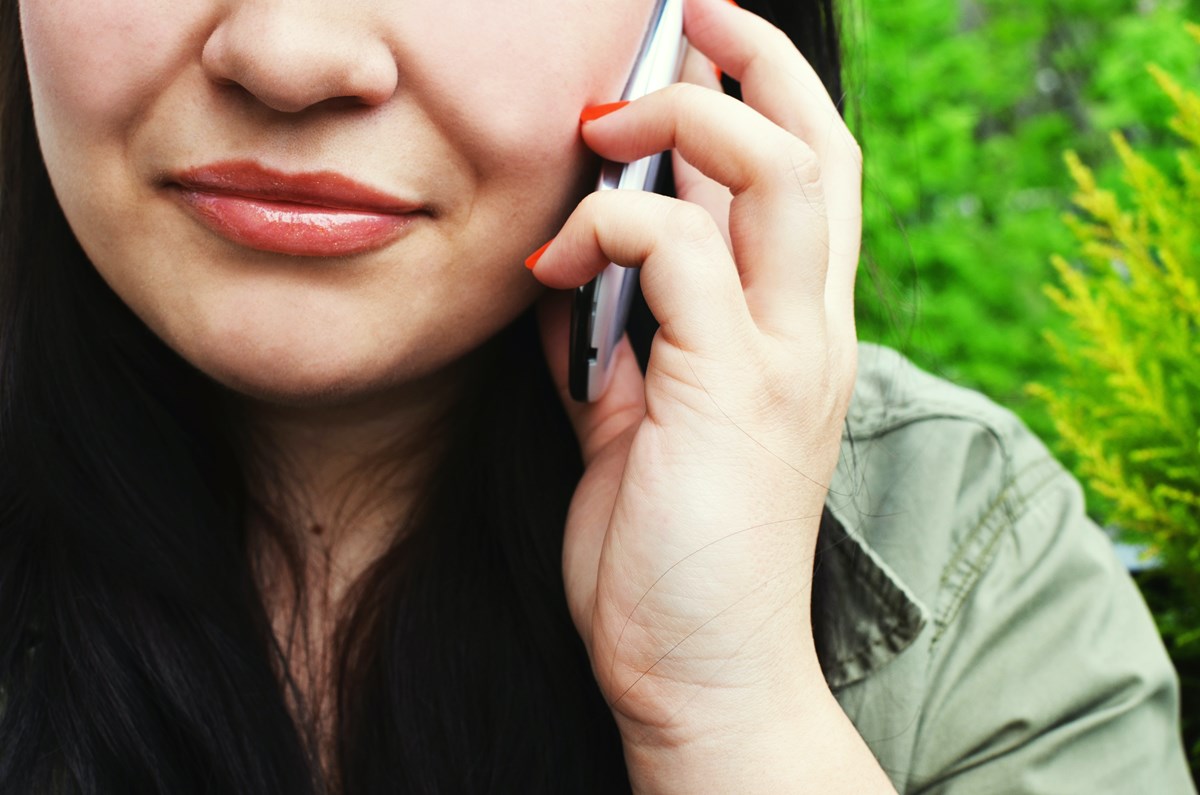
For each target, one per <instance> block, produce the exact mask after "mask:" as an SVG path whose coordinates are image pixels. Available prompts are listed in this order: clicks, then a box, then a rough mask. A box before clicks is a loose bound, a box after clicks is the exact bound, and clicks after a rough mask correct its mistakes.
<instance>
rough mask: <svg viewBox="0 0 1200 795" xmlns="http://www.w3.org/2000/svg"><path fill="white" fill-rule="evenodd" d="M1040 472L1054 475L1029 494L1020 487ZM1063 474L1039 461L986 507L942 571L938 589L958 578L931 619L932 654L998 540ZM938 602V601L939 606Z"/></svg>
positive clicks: (1017, 475)
mask: <svg viewBox="0 0 1200 795" xmlns="http://www.w3.org/2000/svg"><path fill="white" fill-rule="evenodd" d="M1042 469H1052V470H1056V471H1055V475H1054V476H1053V477H1047V478H1044V479H1042V480H1041V482H1040V483H1037V484H1036V485H1035V486H1034V488H1033V489H1032V490H1031V491H1027V490H1026V489H1024V488H1021V487H1020V484H1021V482H1022V481H1024V480H1027V479H1029V478H1030V476H1031V474H1035V473H1038V472H1040V471H1041V470H1042ZM1065 473H1066V470H1064V469H1063V468H1062V467H1061V466H1060V465H1059V464H1058V462H1057V461H1055V460H1054V459H1053V458H1039V459H1037V460H1035V461H1031V462H1030V463H1029V464H1028V465H1027V466H1025V467H1022V468H1021V469H1020V470H1019V471H1018V472H1016V473H1015V474H1014V475H1013V476H1012V477H1011V478H1010V479H1009V480H1008V482H1007V483H1006V484H1005V486H1004V488H1002V489H1001V490H1000V493H999V494H998V495H997V497H996V499H995V500H993V502H992V504H991V505H990V506H988V509H987V511H985V512H984V515H983V517H982V518H981V519H980V521H979V522H978V523H977V524H976V525H975V527H974V528H972V530H971V532H970V533H969V534H968V535H967V538H966V539H965V540H964V541H963V543H962V544H960V545H959V546H958V548H957V549H956V550H955V555H954V556H953V558H952V559H951V561H950V563H948V564H947V565H946V567H945V568H944V569H943V571H942V578H941V584H940V585H939V590H940V589H941V588H943V587H946V586H950V584H951V582H952V581H953V580H954V579H955V575H959V576H961V579H960V580H959V582H958V583H957V584H956V585H952V586H950V587H951V588H952V591H951V596H950V597H949V601H948V602H947V604H946V606H945V607H944V608H943V609H941V610H939V611H938V612H937V613H936V615H935V616H934V619H933V623H934V634H933V638H932V639H931V641H930V651H931V652H932V650H933V649H934V648H935V647H936V646H937V642H938V640H940V639H941V637H942V635H944V634H945V632H946V630H947V629H949V628H950V626H951V625H952V624H953V623H954V619H955V617H956V616H957V615H958V612H959V611H960V610H961V609H962V606H963V604H964V603H965V602H966V601H967V597H968V596H970V594H971V591H973V590H974V588H975V585H976V584H977V583H978V582H979V578H980V577H981V576H982V575H983V573H984V572H985V571H986V570H987V567H988V564H989V563H990V562H991V560H992V558H993V556H994V555H995V553H996V550H997V548H998V547H999V544H1000V540H1001V539H1002V538H1003V537H1004V532H1005V531H1006V530H1008V531H1011V530H1012V529H1013V528H1015V527H1016V525H1017V522H1019V521H1020V520H1021V518H1022V517H1023V516H1024V515H1025V514H1026V513H1028V512H1029V507H1030V506H1031V505H1032V504H1033V498H1034V497H1036V496H1037V495H1038V493H1039V492H1041V491H1042V490H1043V489H1045V488H1047V487H1048V486H1049V485H1051V484H1052V483H1054V482H1055V481H1056V480H1058V478H1059V477H1061V476H1062V475H1064V474H1065ZM984 531H988V533H987V536H986V538H984V539H983V540H982V541H980V536H981V535H982V534H983V533H984ZM968 547H979V551H978V554H974V555H971V556H970V557H969V558H968V556H967V551H968ZM941 601H942V600H941V599H939V603H940V602H941Z"/></svg>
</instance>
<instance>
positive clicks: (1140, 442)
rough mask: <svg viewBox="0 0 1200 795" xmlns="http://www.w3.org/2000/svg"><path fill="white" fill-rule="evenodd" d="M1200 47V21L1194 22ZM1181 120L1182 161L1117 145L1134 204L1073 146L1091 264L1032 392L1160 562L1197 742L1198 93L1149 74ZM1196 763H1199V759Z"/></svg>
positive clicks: (1154, 584) (1080, 274) (1055, 291)
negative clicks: (1051, 366) (1168, 163)
mask: <svg viewBox="0 0 1200 795" xmlns="http://www.w3.org/2000/svg"><path fill="white" fill-rule="evenodd" d="M1184 27H1185V28H1186V30H1187V32H1188V33H1189V34H1190V35H1191V36H1192V37H1193V38H1194V39H1195V40H1196V42H1197V43H1198V44H1200V26H1197V25H1193V24H1190V23H1185V25H1184ZM1146 68H1147V70H1148V71H1149V72H1150V74H1151V75H1152V76H1153V78H1154V80H1155V81H1156V82H1157V83H1158V85H1159V87H1160V88H1161V89H1162V92H1163V93H1164V94H1165V95H1166V96H1167V97H1169V98H1170V101H1171V103H1172V105H1173V106H1174V111H1175V114H1176V115H1174V116H1173V117H1172V118H1171V120H1170V124H1169V126H1170V129H1171V130H1172V131H1173V132H1174V133H1175V134H1176V135H1177V136H1179V138H1181V139H1182V141H1179V140H1178V139H1176V141H1177V145H1176V147H1175V152H1174V155H1175V157H1174V158H1173V159H1174V164H1173V167H1161V168H1160V167H1159V166H1156V165H1155V164H1154V163H1152V162H1151V161H1150V160H1149V159H1147V158H1146V157H1144V156H1142V155H1140V154H1138V153H1137V152H1136V151H1135V150H1134V149H1133V148H1132V147H1131V146H1130V144H1129V142H1128V141H1127V139H1126V137H1125V136H1124V135H1122V134H1121V133H1120V132H1119V131H1117V132H1113V133H1112V135H1111V141H1112V145H1113V148H1114V149H1115V151H1116V153H1117V155H1118V157H1119V160H1120V163H1121V176H1122V180H1123V182H1124V183H1125V185H1126V186H1127V188H1128V191H1129V198H1128V199H1125V200H1123V199H1121V198H1120V197H1118V196H1117V195H1116V194H1115V193H1114V192H1113V191H1110V190H1105V189H1103V188H1101V187H1100V186H1099V185H1098V184H1097V180H1096V178H1095V176H1094V175H1093V173H1092V171H1091V170H1089V169H1088V168H1087V167H1086V166H1085V165H1084V164H1083V163H1082V161H1081V160H1080V158H1079V156H1078V155H1077V154H1076V153H1075V152H1074V151H1071V150H1068V151H1067V153H1066V155H1065V156H1064V159H1065V161H1066V164H1067V168H1068V170H1069V172H1070V174H1071V177H1072V178H1073V180H1074V182H1075V185H1076V186H1077V192H1076V193H1075V194H1074V195H1073V197H1072V202H1073V203H1074V205H1075V206H1076V208H1077V212H1076V213H1075V214H1071V213H1068V214H1064V215H1063V216H1062V217H1063V219H1064V220H1065V222H1066V225H1067V226H1068V227H1069V228H1070V229H1071V231H1072V233H1073V234H1074V236H1075V238H1076V241H1077V244H1078V247H1079V253H1080V259H1079V261H1076V262H1069V261H1068V260H1067V259H1065V258H1063V257H1061V256H1057V255H1056V256H1053V257H1052V258H1051V261H1052V263H1053V266H1054V268H1055V270H1056V271H1057V272H1058V277H1059V280H1058V284H1056V285H1052V286H1048V287H1047V288H1046V294H1047V295H1048V296H1049V297H1050V299H1051V300H1052V301H1053V303H1054V304H1055V305H1056V306H1057V307H1058V308H1059V309H1060V310H1061V312H1062V314H1063V315H1064V317H1065V318H1066V320H1067V321H1068V328H1067V329H1066V330H1064V331H1062V332H1047V333H1046V339H1047V340H1048V341H1049V343H1050V347H1051V349H1052V350H1053V352H1054V358H1055V359H1056V360H1057V364H1058V366H1059V369H1060V375H1059V376H1058V377H1057V379H1056V380H1055V382H1054V383H1053V385H1047V384H1045V383H1043V384H1037V385H1034V386H1031V387H1030V389H1029V392H1030V394H1032V395H1034V396H1035V397H1036V398H1039V399H1040V400H1041V401H1043V402H1044V404H1045V406H1046V407H1047V409H1048V411H1049V414H1050V417H1051V419H1052V421H1053V423H1054V428H1055V430H1056V432H1057V435H1058V437H1059V439H1060V440H1061V446H1062V448H1063V451H1064V453H1065V454H1066V455H1067V457H1068V458H1069V459H1070V461H1071V462H1072V463H1073V465H1074V467H1075V470H1076V472H1077V473H1078V474H1079V475H1080V477H1081V479H1082V480H1083V481H1084V483H1085V486H1086V488H1087V490H1088V493H1089V499H1090V503H1091V510H1092V511H1093V512H1094V514H1095V515H1099V516H1104V517H1107V518H1108V519H1109V520H1110V521H1111V522H1112V524H1113V525H1114V526H1115V527H1116V528H1119V532H1120V533H1121V534H1122V535H1123V536H1124V537H1125V539H1126V540H1127V541H1130V542H1132V543H1134V544H1137V545H1139V546H1141V547H1143V548H1145V549H1146V551H1147V555H1148V556H1150V557H1152V558H1153V559H1154V561H1155V566H1154V569H1153V571H1152V574H1151V575H1150V578H1149V581H1148V583H1147V584H1148V585H1149V586H1150V587H1145V585H1144V590H1145V592H1146V595H1147V599H1148V600H1149V601H1150V603H1151V606H1152V608H1153V610H1154V612H1155V614H1156V618H1157V620H1158V622H1159V628H1160V630H1161V631H1162V633H1163V637H1164V639H1165V640H1166V642H1167V645H1168V648H1169V650H1170V651H1171V653H1172V656H1173V657H1174V659H1175V661H1176V665H1177V667H1178V668H1179V670H1180V674H1181V677H1182V678H1183V681H1184V687H1185V694H1184V698H1185V704H1187V705H1188V707H1189V708H1187V709H1185V720H1186V723H1187V727H1186V728H1187V732H1188V734H1189V736H1191V737H1193V739H1191V740H1190V742H1192V743H1193V759H1194V760H1196V759H1197V758H1200V755H1198V753H1197V752H1198V751H1200V746H1197V745H1195V744H1194V743H1195V740H1194V735H1195V734H1196V730H1197V728H1198V727H1197V726H1196V722H1197V719H1198V718H1197V716H1196V715H1195V714H1194V709H1195V704H1196V697H1197V687H1198V686H1200V683H1198V682H1197V681H1196V675H1197V670H1198V668H1200V666H1198V663H1200V96H1198V95H1197V94H1196V93H1194V92H1193V91H1190V90H1188V89H1185V88H1183V87H1182V86H1181V85H1180V84H1179V83H1177V82H1176V81H1175V80H1174V79H1173V78H1172V77H1170V76H1169V75H1168V74H1167V72H1166V71H1164V70H1163V69H1162V68H1161V67H1159V66H1157V65H1155V64H1151V65H1149V66H1148V67H1146ZM1193 764H1194V765H1195V762H1194V763H1193Z"/></svg>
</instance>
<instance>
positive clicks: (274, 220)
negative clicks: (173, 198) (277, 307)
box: [169, 161, 428, 257]
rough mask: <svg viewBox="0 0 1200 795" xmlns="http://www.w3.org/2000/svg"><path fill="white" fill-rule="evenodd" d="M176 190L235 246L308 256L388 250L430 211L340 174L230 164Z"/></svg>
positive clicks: (194, 175) (194, 172)
mask: <svg viewBox="0 0 1200 795" xmlns="http://www.w3.org/2000/svg"><path fill="white" fill-rule="evenodd" d="M169 184H170V187H171V188H172V189H174V190H175V191H176V192H177V195H178V197H179V199H180V200H181V201H182V203H183V205H184V206H185V207H186V208H187V209H188V210H189V211H190V212H191V214H192V215H193V217H195V218H196V219H197V220H198V221H199V222H200V223H202V224H204V225H205V226H206V227H208V228H209V229H210V230H211V231H213V232H215V233H216V234H218V235H220V236H221V237H224V238H226V239H227V240H230V241H232V242H234V243H237V244H240V245H243V246H246V247H248V248H252V249H257V250H260V251H271V252H276V253H280V254H292V255H296V256H305V257H339V256H349V255H352V254H361V253H364V252H367V251H373V250H375V249H378V248H382V247H383V246H385V245H387V244H388V243H390V242H392V241H393V240H395V239H396V238H397V237H399V236H400V235H401V234H402V233H403V232H404V231H405V230H406V229H407V228H408V227H409V226H411V224H412V223H413V222H414V221H415V220H416V219H417V218H419V217H421V216H422V215H428V212H427V210H426V209H425V208H423V207H422V206H421V205H419V204H415V203H412V202H405V201H403V200H401V199H398V198H396V197H394V196H391V195H389V194H387V193H384V192H382V191H379V190H376V189H374V188H371V187H368V186H366V185H363V184H361V183H359V182H356V181H354V180H353V179H350V178H349V177H347V176H344V175H342V174H339V173H337V172H334V171H312V172H304V173H295V174H286V173H283V172H280V171H275V170H272V169H268V168H265V167H263V166H260V165H258V164H257V163H253V162H248V161H229V162H223V163H214V164H211V165H206V166H201V167H199V168H192V169H188V170H186V171H182V172H180V173H178V174H176V175H173V176H172V177H171V178H170V180H169Z"/></svg>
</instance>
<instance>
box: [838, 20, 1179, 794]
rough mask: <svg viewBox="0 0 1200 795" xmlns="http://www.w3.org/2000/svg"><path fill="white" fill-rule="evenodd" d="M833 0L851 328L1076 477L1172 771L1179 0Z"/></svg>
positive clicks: (1176, 563) (1176, 610)
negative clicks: (1161, 674) (1108, 549)
mask: <svg viewBox="0 0 1200 795" xmlns="http://www.w3.org/2000/svg"><path fill="white" fill-rule="evenodd" d="M841 14H842V15H843V17H844V18H843V21H842V26H843V38H844V41H845V53H844V64H843V68H844V74H845V85H846V86H847V92H848V93H847V97H846V115H847V121H848V123H849V125H850V128H851V130H852V131H854V133H855V136H856V137H857V138H858V140H859V142H860V143H861V145H862V147H863V150H864V156H865V174H864V195H863V199H864V212H865V217H864V231H863V259H862V269H861V271H860V276H859V289H858V296H857V300H858V317H859V335H860V337H861V338H862V339H865V340H870V341H876V342H881V343H883V344H886V345H889V346H891V347H893V348H896V349H898V350H900V351H901V352H903V353H904V354H905V355H907V356H908V357H909V358H911V359H912V360H914V361H915V362H916V363H917V364H918V365H920V366H922V367H923V368H925V369H927V370H929V371H931V372H933V373H936V374H938V375H941V376H943V377H946V378H948V379H950V380H953V381H955V382H958V383H960V384H963V385H966V386H969V387H973V388H975V389H978V390H980V391H982V392H983V393H985V394H987V395H988V396H990V397H991V398H993V399H994V400H996V401H997V402H999V403H1001V404H1003V405H1005V406H1007V407H1009V408H1011V409H1013V410H1014V411H1016V412H1017V414H1019V415H1020V416H1021V418H1022V419H1024V421H1025V422H1026V423H1027V424H1028V425H1029V426H1030V427H1031V428H1032V429H1033V430H1034V431H1035V432H1036V433H1037V434H1038V435H1039V436H1041V437H1042V438H1043V439H1045V440H1046V441H1047V443H1048V444H1050V446H1051V447H1052V448H1053V449H1054V450H1055V452H1056V453H1057V454H1058V455H1059V456H1060V457H1061V458H1062V460H1063V461H1064V462H1065V463H1067V464H1068V466H1070V467H1071V468H1072V469H1073V470H1074V471H1075V472H1076V474H1077V475H1078V476H1079V477H1080V479H1081V481H1083V482H1084V484H1085V487H1086V488H1087V491H1088V496H1089V512H1091V513H1092V515H1093V517H1094V518H1095V519H1096V520H1097V522H1098V523H1099V524H1101V525H1102V526H1104V527H1106V528H1107V529H1108V530H1109V532H1110V533H1112V535H1113V537H1114V541H1115V542H1117V543H1118V544H1119V545H1122V551H1123V553H1124V554H1125V556H1126V560H1127V562H1128V565H1129V567H1130V568H1131V570H1133V571H1134V573H1135V574H1136V576H1137V579H1138V582H1139V584H1140V585H1141V587H1142V590H1143V593H1144V594H1146V597H1147V600H1148V601H1149V603H1150V605H1151V608H1152V610H1153V611H1154V612H1155V615H1156V619H1157V620H1158V622H1159V627H1160V630H1161V631H1162V633H1163V636H1164V639H1165V640H1166V642H1167V645H1168V649H1169V650H1170V651H1171V654H1172V657H1173V658H1174V659H1175V661H1176V666H1177V668H1178V669H1179V671H1180V674H1181V678H1182V681H1183V686H1184V718H1185V739H1186V742H1187V744H1188V747H1189V750H1190V751H1191V753H1192V760H1193V772H1194V773H1195V771H1196V770H1197V760H1198V759H1200V664H1198V662H1200V615H1198V614H1197V609H1198V608H1197V605H1200V290H1198V288H1197V283H1198V282H1200V264H1198V263H1200V98H1197V97H1196V96H1195V95H1194V93H1191V94H1189V93H1188V92H1197V91H1200V28H1195V29H1193V31H1192V32H1189V30H1188V26H1187V24H1186V23H1187V22H1188V21H1189V20H1190V21H1197V20H1200V0H1060V1H1059V2H1050V1H1049V0H1025V1H1024V2H1016V3H1014V2H1011V0H905V2H895V0H847V3H845V4H844V5H843V8H842V9H841ZM1150 64H1156V65H1157V67H1158V68H1159V70H1160V72H1161V73H1163V74H1166V75H1169V76H1170V77H1171V78H1172V79H1173V80H1174V81H1175V82H1176V83H1177V87H1182V89H1183V90H1184V93H1183V94H1178V93H1177V95H1176V96H1175V97H1172V95H1171V93H1172V91H1173V90H1174V89H1172V88H1171V87H1170V86H1167V85H1165V84H1163V83H1162V82H1160V81H1159V80H1158V79H1156V77H1155V75H1154V71H1153V67H1148V65H1150ZM1114 136H1118V137H1119V138H1120V141H1116V140H1114ZM1122 141H1123V142H1125V143H1127V144H1128V150H1129V151H1128V152H1127V153H1126V156H1124V157H1123V156H1122V154H1121V142H1122ZM1068 152H1072V153H1074V158H1075V162H1076V163H1078V164H1079V166H1078V168H1072V167H1071V166H1070V165H1069V162H1071V157H1070V156H1068V154H1067V153H1068ZM1092 181H1094V183H1095V184H1094V185H1092V184H1091V182H1092ZM1055 261H1057V262H1058V267H1057V268H1056V265H1055ZM1052 295H1057V296H1058V301H1057V302H1056V301H1055V300H1053V299H1052ZM1031 385H1037V386H1031Z"/></svg>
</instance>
